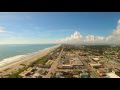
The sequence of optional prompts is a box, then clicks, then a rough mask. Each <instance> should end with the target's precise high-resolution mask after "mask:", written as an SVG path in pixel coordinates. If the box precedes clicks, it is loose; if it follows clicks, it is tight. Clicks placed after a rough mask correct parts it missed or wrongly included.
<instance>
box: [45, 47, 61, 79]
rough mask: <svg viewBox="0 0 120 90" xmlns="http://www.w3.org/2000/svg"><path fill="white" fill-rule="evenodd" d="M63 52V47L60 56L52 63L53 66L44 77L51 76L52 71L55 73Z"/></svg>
mask: <svg viewBox="0 0 120 90" xmlns="http://www.w3.org/2000/svg"><path fill="white" fill-rule="evenodd" d="M62 52H63V48H62V49H61V52H60V54H59V56H58V58H57V59H56V60H55V61H54V62H53V64H52V65H51V68H50V69H49V72H48V73H47V75H45V76H43V78H50V77H51V73H53V74H54V73H55V71H56V70H57V66H58V62H59V60H60V59H61V55H62Z"/></svg>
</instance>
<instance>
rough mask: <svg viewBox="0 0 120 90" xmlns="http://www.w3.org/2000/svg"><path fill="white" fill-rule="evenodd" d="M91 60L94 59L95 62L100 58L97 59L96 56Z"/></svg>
mask: <svg viewBox="0 0 120 90" xmlns="http://www.w3.org/2000/svg"><path fill="white" fill-rule="evenodd" d="M92 60H93V61H95V62H98V61H100V59H99V58H97V57H95V58H93V59H92Z"/></svg>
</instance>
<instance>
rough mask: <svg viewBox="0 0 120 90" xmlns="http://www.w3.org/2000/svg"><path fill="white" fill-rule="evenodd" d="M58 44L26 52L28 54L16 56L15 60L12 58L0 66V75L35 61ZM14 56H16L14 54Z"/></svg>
mask: <svg viewBox="0 0 120 90" xmlns="http://www.w3.org/2000/svg"><path fill="white" fill-rule="evenodd" d="M59 46H60V45H55V46H52V47H49V48H45V49H43V50H38V51H37V52H33V53H28V54H25V55H23V56H21V57H20V58H18V59H16V60H12V61H10V62H7V63H3V64H4V65H1V66H0V76H1V75H7V74H11V73H12V72H16V71H17V70H19V69H20V68H23V67H25V66H28V65H29V64H31V63H32V62H34V61H36V60H37V59H39V58H42V57H43V56H45V55H47V54H49V53H50V52H51V51H53V50H55V49H57V48H58V47H59ZM17 56H19V55H17ZM14 57H16V56H14ZM14 57H13V58H14ZM10 58H12V57H10ZM2 62H5V61H1V62H0V64H1V63H2ZM22 64H24V65H25V66H23V65H22Z"/></svg>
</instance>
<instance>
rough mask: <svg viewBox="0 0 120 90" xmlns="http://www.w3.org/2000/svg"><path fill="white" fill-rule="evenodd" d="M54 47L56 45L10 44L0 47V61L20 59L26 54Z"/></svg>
mask: <svg viewBox="0 0 120 90" xmlns="http://www.w3.org/2000/svg"><path fill="white" fill-rule="evenodd" d="M52 46H56V44H11V45H0V61H2V60H4V61H7V60H6V59H8V58H13V59H14V58H20V57H22V56H24V55H26V54H28V53H33V52H37V51H39V50H43V49H45V48H49V47H52Z"/></svg>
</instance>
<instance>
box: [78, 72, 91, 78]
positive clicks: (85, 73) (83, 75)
mask: <svg viewBox="0 0 120 90" xmlns="http://www.w3.org/2000/svg"><path fill="white" fill-rule="evenodd" d="M80 78H90V76H89V73H87V72H84V73H80Z"/></svg>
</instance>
